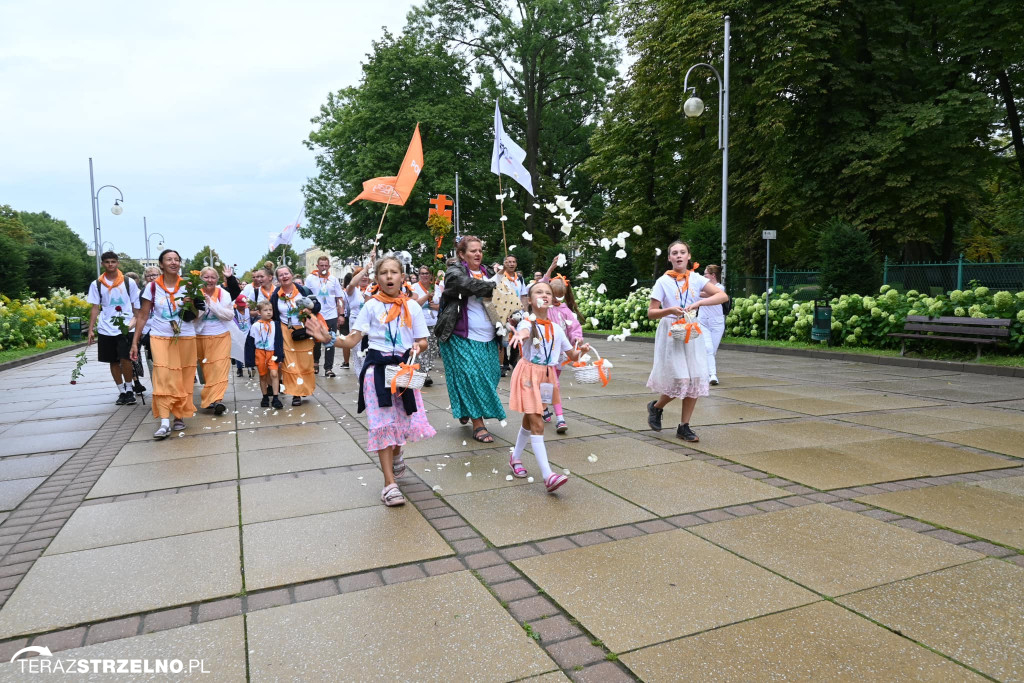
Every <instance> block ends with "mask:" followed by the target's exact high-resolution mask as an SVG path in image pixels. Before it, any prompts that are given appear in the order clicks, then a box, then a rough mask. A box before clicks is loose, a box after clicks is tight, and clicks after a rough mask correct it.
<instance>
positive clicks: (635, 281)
mask: <svg viewBox="0 0 1024 683" xmlns="http://www.w3.org/2000/svg"><path fill="white" fill-rule="evenodd" d="M636 283H637V279H636V278H633V284H631V285H630V287H636Z"/></svg>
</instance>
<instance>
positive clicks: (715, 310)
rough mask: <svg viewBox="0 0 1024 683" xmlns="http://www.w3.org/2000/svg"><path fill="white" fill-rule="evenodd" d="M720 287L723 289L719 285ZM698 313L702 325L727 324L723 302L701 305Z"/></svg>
mask: <svg viewBox="0 0 1024 683" xmlns="http://www.w3.org/2000/svg"><path fill="white" fill-rule="evenodd" d="M718 288H719V289H722V286H721V285H718ZM722 291H725V290H722ZM697 313H698V315H697V318H698V319H699V320H700V324H701V325H710V326H713V327H721V326H722V325H725V313H724V312H723V311H722V304H715V305H714V306H701V307H700V308H698V309H697Z"/></svg>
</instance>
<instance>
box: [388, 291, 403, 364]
mask: <svg viewBox="0 0 1024 683" xmlns="http://www.w3.org/2000/svg"><path fill="white" fill-rule="evenodd" d="M394 305H395V304H388V308H387V309H386V310H385V313H390V312H391V307H392V306H394ZM401 320H402V316H401V315H399V316H398V317H397V318H395V330H394V332H392V331H391V323H389V322H388V323H384V326H385V327H387V328H388V336H389V337H391V355H392V356H397V355H398V353H397V352H396V348H395V339H396V337H397V335H399V334H401V331H402V330H401V328H400V325H401Z"/></svg>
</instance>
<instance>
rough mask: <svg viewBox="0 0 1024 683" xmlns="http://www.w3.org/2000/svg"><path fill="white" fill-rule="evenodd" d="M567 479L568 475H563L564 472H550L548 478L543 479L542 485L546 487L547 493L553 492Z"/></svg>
mask: <svg viewBox="0 0 1024 683" xmlns="http://www.w3.org/2000/svg"><path fill="white" fill-rule="evenodd" d="M567 481H569V477H567V476H565V475H564V474H558V473H557V472H552V473H551V474H549V475H548V478H547V479H545V480H544V486H546V487H547V489H548V493H554V492H555V491H556V490H558V488H559V487H560V486H561V485H562V484H564V483H565V482H567Z"/></svg>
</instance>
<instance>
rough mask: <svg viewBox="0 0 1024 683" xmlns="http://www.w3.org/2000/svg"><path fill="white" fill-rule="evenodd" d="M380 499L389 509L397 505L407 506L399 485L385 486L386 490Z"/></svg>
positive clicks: (381, 493) (382, 492)
mask: <svg viewBox="0 0 1024 683" xmlns="http://www.w3.org/2000/svg"><path fill="white" fill-rule="evenodd" d="M380 499H381V502H383V503H384V504H385V505H387V506H388V507H389V508H393V507H395V506H396V505H405V496H403V495H402V491H401V490H400V489H399V488H398V484H390V485H388V486H385V487H384V490H383V491H381V492H380Z"/></svg>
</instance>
